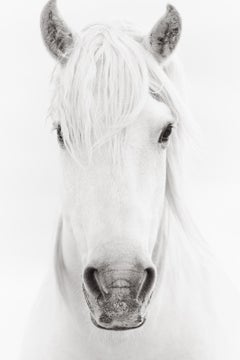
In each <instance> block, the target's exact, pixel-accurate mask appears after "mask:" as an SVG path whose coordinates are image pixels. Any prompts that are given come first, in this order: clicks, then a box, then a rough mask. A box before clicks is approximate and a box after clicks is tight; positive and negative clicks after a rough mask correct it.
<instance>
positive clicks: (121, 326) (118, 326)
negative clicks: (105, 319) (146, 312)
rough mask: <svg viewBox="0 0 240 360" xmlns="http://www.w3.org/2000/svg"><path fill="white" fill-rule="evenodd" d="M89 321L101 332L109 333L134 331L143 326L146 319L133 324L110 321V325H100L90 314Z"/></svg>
mask: <svg viewBox="0 0 240 360" xmlns="http://www.w3.org/2000/svg"><path fill="white" fill-rule="evenodd" d="M91 320H92V323H93V325H95V326H96V327H97V328H99V329H102V330H110V331H126V330H135V329H138V328H140V327H141V326H143V324H144V323H145V321H146V319H145V317H144V318H138V320H136V321H135V322H130V323H128V321H112V322H111V324H106V323H102V322H101V321H97V320H96V319H95V318H94V316H93V315H92V314H91Z"/></svg>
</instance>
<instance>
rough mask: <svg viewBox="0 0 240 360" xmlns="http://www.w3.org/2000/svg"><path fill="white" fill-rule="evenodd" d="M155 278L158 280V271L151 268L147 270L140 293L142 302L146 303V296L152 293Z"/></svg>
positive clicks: (139, 296)
mask: <svg viewBox="0 0 240 360" xmlns="http://www.w3.org/2000/svg"><path fill="white" fill-rule="evenodd" d="M155 278H156V271H155V269H154V268H153V267H149V268H147V269H145V272H144V279H143V282H142V285H141V287H140V290H139V292H138V298H139V299H140V300H141V301H144V300H145V298H146V296H147V295H149V294H150V293H151V290H152V289H153V286H154V283H155Z"/></svg>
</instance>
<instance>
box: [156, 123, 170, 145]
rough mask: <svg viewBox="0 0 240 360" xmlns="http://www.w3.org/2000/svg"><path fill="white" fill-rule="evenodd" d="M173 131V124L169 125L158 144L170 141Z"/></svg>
mask: <svg viewBox="0 0 240 360" xmlns="http://www.w3.org/2000/svg"><path fill="white" fill-rule="evenodd" d="M172 129H173V124H168V125H167V126H166V127H165V129H163V131H162V133H161V135H160V137H159V139H158V142H159V144H166V143H167V142H168V140H169V137H170V135H171V133H172Z"/></svg>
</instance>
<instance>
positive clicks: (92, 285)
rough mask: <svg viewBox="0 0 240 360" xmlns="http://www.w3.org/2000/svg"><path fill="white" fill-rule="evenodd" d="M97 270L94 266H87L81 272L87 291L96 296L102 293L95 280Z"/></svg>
mask: <svg viewBox="0 0 240 360" xmlns="http://www.w3.org/2000/svg"><path fill="white" fill-rule="evenodd" d="M97 272H98V271H97V269H95V268H94V267H87V268H86V269H85V271H84V274H83V279H84V283H85V285H86V287H87V289H88V291H89V292H90V293H91V294H92V295H94V296H96V297H97V296H99V294H101V293H102V292H101V289H100V286H99V283H98V280H97Z"/></svg>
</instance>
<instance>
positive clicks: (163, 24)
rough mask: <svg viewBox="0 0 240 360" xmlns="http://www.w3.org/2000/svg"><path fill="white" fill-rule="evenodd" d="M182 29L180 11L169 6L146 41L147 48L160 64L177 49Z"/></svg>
mask: <svg viewBox="0 0 240 360" xmlns="http://www.w3.org/2000/svg"><path fill="white" fill-rule="evenodd" d="M181 29H182V21H181V17H180V15H179V13H178V11H177V10H176V9H175V8H174V7H173V6H172V5H167V11H166V13H165V15H164V16H163V17H162V18H161V19H160V20H159V21H158V22H157V23H156V24H155V26H154V27H153V29H152V31H151V32H150V35H149V36H147V37H146V38H145V39H144V45H145V47H146V48H147V49H148V50H149V51H150V52H151V53H152V54H153V55H154V56H155V57H156V58H157V60H158V61H159V62H163V61H164V60H166V59H167V58H168V57H169V56H170V55H171V53H172V52H173V50H174V49H175V47H176V45H177V43H178V41H179V38H180V35H181Z"/></svg>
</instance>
